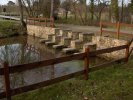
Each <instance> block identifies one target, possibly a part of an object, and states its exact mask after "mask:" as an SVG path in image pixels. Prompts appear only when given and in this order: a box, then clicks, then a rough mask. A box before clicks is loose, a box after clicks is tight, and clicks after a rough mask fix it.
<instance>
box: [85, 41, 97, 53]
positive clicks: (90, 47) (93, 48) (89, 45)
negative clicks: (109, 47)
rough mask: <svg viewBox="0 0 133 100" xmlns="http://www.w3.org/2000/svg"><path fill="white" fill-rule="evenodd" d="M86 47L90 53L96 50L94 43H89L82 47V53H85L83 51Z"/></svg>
mask: <svg viewBox="0 0 133 100" xmlns="http://www.w3.org/2000/svg"><path fill="white" fill-rule="evenodd" d="M87 47H89V49H90V51H95V50H96V49H97V45H96V44H95V43H92V42H90V43H86V44H84V46H83V52H84V51H85V49H86V48H87Z"/></svg>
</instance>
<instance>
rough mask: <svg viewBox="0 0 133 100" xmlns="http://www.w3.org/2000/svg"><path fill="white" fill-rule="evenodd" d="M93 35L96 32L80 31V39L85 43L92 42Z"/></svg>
mask: <svg viewBox="0 0 133 100" xmlns="http://www.w3.org/2000/svg"><path fill="white" fill-rule="evenodd" d="M92 36H94V33H80V34H79V40H81V41H83V42H84V43H88V42H92Z"/></svg>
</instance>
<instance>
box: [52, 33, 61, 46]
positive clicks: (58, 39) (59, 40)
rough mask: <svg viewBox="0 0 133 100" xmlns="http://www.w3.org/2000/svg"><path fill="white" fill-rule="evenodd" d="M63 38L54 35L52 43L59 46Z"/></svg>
mask: <svg viewBox="0 0 133 100" xmlns="http://www.w3.org/2000/svg"><path fill="white" fill-rule="evenodd" d="M61 39H62V36H61V35H54V36H53V37H52V41H53V42H55V43H57V44H59V43H60V42H61Z"/></svg>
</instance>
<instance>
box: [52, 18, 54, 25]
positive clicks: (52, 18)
mask: <svg viewBox="0 0 133 100" xmlns="http://www.w3.org/2000/svg"><path fill="white" fill-rule="evenodd" d="M52 27H54V18H52Z"/></svg>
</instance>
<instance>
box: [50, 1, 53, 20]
mask: <svg viewBox="0 0 133 100" xmlns="http://www.w3.org/2000/svg"><path fill="white" fill-rule="evenodd" d="M53 15H54V0H51V12H50V18H53Z"/></svg>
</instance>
